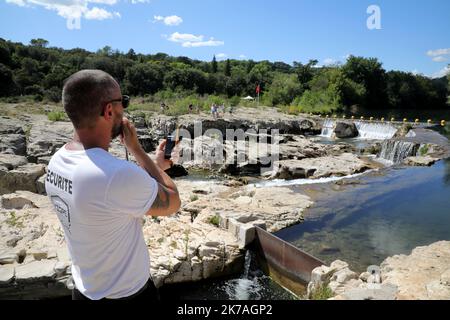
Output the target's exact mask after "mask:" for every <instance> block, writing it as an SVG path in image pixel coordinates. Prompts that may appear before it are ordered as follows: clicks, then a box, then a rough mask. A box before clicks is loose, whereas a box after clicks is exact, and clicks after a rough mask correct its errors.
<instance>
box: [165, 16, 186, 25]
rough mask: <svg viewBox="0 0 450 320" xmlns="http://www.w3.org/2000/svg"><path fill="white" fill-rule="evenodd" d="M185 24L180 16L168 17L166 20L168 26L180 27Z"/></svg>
mask: <svg viewBox="0 0 450 320" xmlns="http://www.w3.org/2000/svg"><path fill="white" fill-rule="evenodd" d="M182 22H183V19H181V18H180V17H178V16H168V17H165V18H164V24H165V25H166V26H178V25H179V24H181V23H182Z"/></svg>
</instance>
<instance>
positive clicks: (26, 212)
mask: <svg viewBox="0 0 450 320" xmlns="http://www.w3.org/2000/svg"><path fill="white" fill-rule="evenodd" d="M255 110H256V109H238V110H236V112H237V115H232V116H229V117H228V116H227V117H225V119H220V120H216V121H215V120H213V119H212V118H211V117H210V116H209V115H205V114H204V115H201V116H200V117H198V116H195V115H186V116H182V117H179V118H174V117H166V116H161V115H159V116H158V115H150V114H144V115H143V114H141V113H135V114H133V115H132V116H131V118H132V119H133V121H134V122H135V124H136V127H137V129H138V134H139V138H140V140H141V143H142V144H143V145H144V148H145V149H146V151H147V152H148V153H149V154H152V152H153V150H154V149H155V147H156V145H157V144H158V142H159V140H160V139H161V138H163V137H164V135H165V134H167V133H169V132H171V130H174V129H175V128H176V127H177V126H178V124H183V128H185V129H186V130H187V132H189V133H194V131H195V126H196V122H197V121H201V123H202V129H201V131H200V132H201V133H203V134H205V135H203V136H200V137H194V136H192V137H191V139H189V138H187V139H183V143H182V153H183V154H184V155H189V156H190V157H188V160H186V159H183V161H180V165H182V166H183V167H180V170H178V172H177V173H176V174H175V175H177V176H183V175H185V174H186V173H188V171H190V172H191V173H192V172H194V171H195V170H206V172H208V173H209V174H208V175H207V176H206V177H205V178H201V177H199V178H197V179H192V178H189V176H188V177H178V178H176V183H177V185H178V189H179V190H180V192H181V198H182V204H183V205H182V208H181V210H180V211H179V212H178V213H177V214H176V215H173V216H171V217H166V218H150V217H146V218H145V219H144V220H145V221H143V229H144V235H145V239H146V242H147V245H148V248H149V252H150V256H151V274H152V277H153V278H154V280H155V283H156V285H157V286H159V287H160V286H164V285H169V284H176V283H186V282H196V281H200V280H204V279H212V278H215V277H224V276H227V275H232V274H236V273H239V271H241V270H242V269H243V268H244V262H245V252H246V251H245V248H246V246H247V245H248V244H249V243H250V242H251V241H252V240H253V237H254V226H255V225H257V226H261V227H264V228H266V229H267V230H268V231H270V232H276V231H279V230H282V229H285V228H287V227H289V226H292V225H296V224H298V223H300V222H302V221H303V219H304V216H303V214H304V212H305V210H306V209H307V208H308V207H310V206H311V205H312V204H313V201H312V199H311V198H310V197H309V196H308V195H306V194H302V193H299V192H296V190H295V188H293V187H291V186H282V185H281V186H277V185H276V184H275V185H271V184H270V183H272V182H275V183H278V181H279V180H280V179H282V180H283V181H293V182H295V181H296V179H305V180H309V181H317V182H319V181H320V179H327V178H331V179H334V178H342V177H345V176H348V175H354V174H359V173H364V172H367V171H369V170H374V169H377V168H379V167H380V164H379V163H377V162H374V161H372V159H371V158H370V157H369V155H370V152H368V153H366V154H365V155H364V154H361V152H360V150H356V148H355V146H354V145H352V144H348V143H345V142H344V141H345V140H342V141H341V142H339V143H335V144H329V145H327V144H321V143H316V142H314V141H312V140H311V139H309V138H308V136H309V135H311V134H319V133H320V132H321V130H322V129H321V124H320V122H319V121H317V120H315V119H308V118H306V117H294V116H287V115H283V114H278V113H277V112H275V111H274V110H272V109H266V111H264V110H265V109H261V110H262V111H261V110H258V111H257V112H256V111H255ZM0 120H1V121H0V129H1V130H0V133H1V141H0V147H1V151H2V152H1V153H0V175H1V178H2V180H1V182H0V194H2V196H1V208H0V228H1V229H0V236H1V237H0V239H1V241H0V297H1V298H5V299H6V298H25V299H36V298H52V297H58V296H64V295H67V294H68V290H67V288H70V287H71V286H72V285H73V284H72V283H71V277H70V275H71V274H70V259H69V256H68V253H67V250H66V245H65V242H64V236H63V232H62V229H61V228H60V225H59V221H58V220H57V217H56V215H55V214H54V213H53V209H52V207H51V204H50V202H49V200H48V198H47V197H46V196H45V195H43V193H44V192H45V190H44V187H43V186H44V184H43V183H44V181H45V171H46V164H47V163H48V161H49V159H50V157H51V155H52V154H53V153H54V152H56V150H57V149H58V148H60V147H61V146H63V145H64V144H65V143H66V142H67V141H69V139H70V137H71V135H72V132H73V129H72V127H71V124H70V123H68V122H50V121H48V120H47V119H46V117H45V116H40V115H33V116H19V117H17V118H4V117H3V118H1V119H0ZM230 128H234V129H243V130H253V132H252V135H253V136H256V138H257V139H255V140H253V141H251V140H249V141H248V142H245V144H244V148H243V149H240V148H242V147H241V146H239V145H238V143H237V141H234V140H232V141H225V143H224V144H223V146H222V149H219V150H222V151H223V157H224V159H231V158H234V157H235V156H237V154H239V150H244V151H246V150H249V149H251V148H252V147H253V148H256V150H264V152H257V153H256V155H254V154H248V153H245V152H244V154H245V155H246V157H244V159H243V161H241V162H240V163H232V164H231V165H230V164H227V163H217V162H215V161H214V160H215V158H214V157H210V156H205V155H211V154H212V152H213V151H214V150H216V149H215V148H214V147H216V146H219V147H220V139H218V138H219V137H218V136H217V134H218V133H219V135H220V134H222V135H224V134H225V133H226V130H227V129H230ZM266 128H267V129H278V130H279V132H280V135H277V136H276V137H275V138H272V137H271V138H270V139H276V140H275V141H277V142H278V146H279V154H278V156H279V158H277V159H276V160H275V161H273V163H272V165H271V166H269V167H267V166H265V165H264V160H266V159H267V158H268V152H267V145H269V144H270V143H271V142H273V141H270V142H269V141H267V140H264V139H267V138H268V136H267V133H261V132H260V130H261V129H266ZM209 129H215V130H216V131H215V133H214V135H213V136H209V135H207V134H206V133H207V130H209ZM254 132H256V133H254ZM369 149H370V148H369ZM269 150H270V149H269ZM110 151H111V153H112V154H114V155H116V156H117V157H119V158H122V159H124V158H125V155H124V150H123V147H122V146H120V145H119V144H118V143H117V142H114V143H112V145H111V150H110ZM196 158H198V159H200V161H196ZM131 160H133V159H132V158H131ZM183 168H184V169H183ZM185 169H188V171H186V170H185ZM252 182H256V184H254V185H253V184H252ZM264 183H269V184H268V185H267V186H264Z"/></svg>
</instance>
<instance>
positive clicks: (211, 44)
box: [182, 38, 225, 48]
mask: <svg viewBox="0 0 450 320" xmlns="http://www.w3.org/2000/svg"><path fill="white" fill-rule="evenodd" d="M224 44H225V42H223V41H216V40H214V39H213V38H211V39H210V40H208V41H201V42H184V43H183V44H182V46H183V47H185V48H196V47H218V46H223V45H224Z"/></svg>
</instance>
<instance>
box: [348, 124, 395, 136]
mask: <svg viewBox="0 0 450 320" xmlns="http://www.w3.org/2000/svg"><path fill="white" fill-rule="evenodd" d="M355 125H356V128H357V129H358V132H359V136H358V137H359V138H361V139H379V140H384V139H391V138H392V137H393V136H394V135H395V133H396V132H397V128H396V127H394V126H393V125H392V124H390V123H385V122H361V121H355Z"/></svg>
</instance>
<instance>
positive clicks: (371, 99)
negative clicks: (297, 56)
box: [0, 38, 450, 113]
mask: <svg viewBox="0 0 450 320" xmlns="http://www.w3.org/2000/svg"><path fill="white" fill-rule="evenodd" d="M81 69H101V70H104V71H106V72H108V73H110V74H111V75H112V76H114V77H115V78H116V79H117V81H118V82H119V83H120V85H121V87H122V88H123V92H125V93H127V94H130V95H132V96H147V95H155V94H157V93H159V92H161V91H166V92H178V93H180V95H181V96H183V95H184V96H189V95H192V94H196V95H199V96H203V95H218V96H223V97H224V98H228V99H230V100H229V101H235V102H238V101H239V97H243V96H247V95H251V96H255V88H256V86H257V85H260V88H261V100H262V101H261V102H262V103H263V104H266V105H270V106H290V107H291V108H294V109H295V110H297V111H300V112H313V113H323V112H329V111H333V110H342V109H344V108H350V107H352V106H360V107H363V108H368V109H383V108H399V109H437V108H444V107H446V106H448V103H449V101H448V95H449V92H450V89H449V82H450V81H449V78H448V77H443V78H439V79H430V78H428V77H425V76H423V75H416V74H412V73H406V72H402V71H389V72H387V71H386V70H385V69H384V68H383V65H382V63H381V62H380V61H378V59H376V58H365V57H356V56H350V57H349V58H348V59H347V61H346V62H345V63H344V64H336V65H331V66H318V61H317V60H310V61H309V62H307V63H301V62H296V61H294V62H293V64H292V65H291V64H287V63H284V62H270V61H267V60H265V61H253V60H233V59H227V60H223V61H217V60H216V58H215V57H213V59H212V61H200V60H195V59H190V58H188V57H183V56H181V57H172V56H169V55H167V54H165V53H156V54H140V53H136V52H135V51H134V50H133V49H130V50H129V51H128V52H126V53H123V52H119V51H118V50H113V49H112V48H111V47H109V46H106V47H104V48H102V49H100V50H98V51H97V52H90V51H87V50H84V49H80V48H75V49H70V50H65V49H61V48H56V47H49V43H48V41H46V40H45V39H33V40H31V41H30V44H29V45H24V44H22V43H16V42H11V41H6V40H4V39H1V38H0V83H1V84H2V85H1V86H0V97H17V96H23V95H31V96H33V97H34V99H35V100H37V101H40V100H43V99H47V100H50V101H53V102H59V101H60V99H61V89H62V86H63V82H64V79H66V78H67V77H68V76H70V75H71V74H73V73H74V72H76V71H78V70H81Z"/></svg>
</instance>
